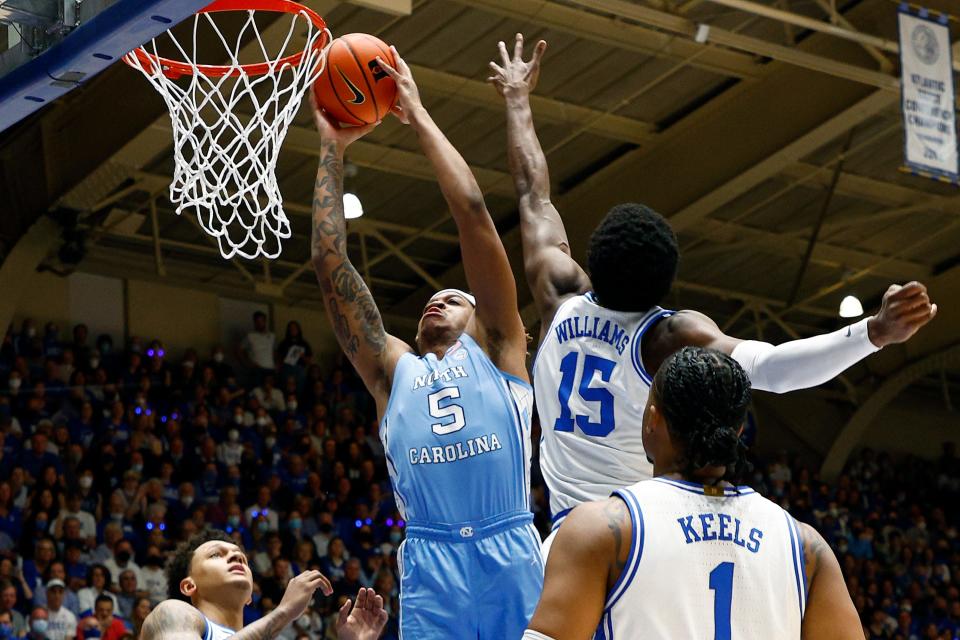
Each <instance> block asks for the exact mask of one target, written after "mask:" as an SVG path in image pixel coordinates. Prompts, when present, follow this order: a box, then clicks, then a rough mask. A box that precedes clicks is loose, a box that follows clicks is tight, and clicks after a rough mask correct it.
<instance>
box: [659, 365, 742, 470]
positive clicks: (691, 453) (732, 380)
mask: <svg viewBox="0 0 960 640" xmlns="http://www.w3.org/2000/svg"><path fill="white" fill-rule="evenodd" d="M653 395H654V398H655V399H656V404H657V406H658V408H659V409H660V411H661V413H662V414H663V417H664V418H665V419H666V422H667V430H668V431H669V433H670V439H671V440H672V441H673V442H674V443H676V444H678V445H679V446H680V448H681V449H682V455H681V463H682V464H683V473H685V474H687V475H690V474H692V473H693V472H695V471H697V470H698V469H702V468H704V467H711V466H717V467H726V474H725V475H724V477H725V478H726V479H728V480H736V479H738V478H739V477H740V476H742V474H743V473H745V472H747V471H749V467H748V463H747V461H746V447H745V446H744V445H743V442H742V440H741V438H740V431H741V427H742V426H743V424H744V422H745V421H746V418H747V408H748V407H749V406H750V380H749V378H748V377H747V374H746V372H745V371H744V370H743V368H742V367H741V366H740V364H739V363H738V362H737V361H736V360H734V359H733V358H731V357H730V356H728V355H726V354H724V353H721V352H719V351H716V350H714V349H705V348H703V347H684V348H683V349H681V350H680V351H677V352H676V353H674V354H673V355H672V356H670V357H669V358H667V360H666V361H665V362H664V363H663V364H662V365H660V369H659V370H658V371H657V375H656V376H654V379H653Z"/></svg>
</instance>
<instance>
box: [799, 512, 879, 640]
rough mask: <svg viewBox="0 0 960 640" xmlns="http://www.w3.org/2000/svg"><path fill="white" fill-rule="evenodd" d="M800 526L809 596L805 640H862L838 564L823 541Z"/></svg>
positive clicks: (814, 531)
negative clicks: (814, 639)
mask: <svg viewBox="0 0 960 640" xmlns="http://www.w3.org/2000/svg"><path fill="white" fill-rule="evenodd" d="M798 524H799V525H800V538H801V540H802V541H803V553H804V557H805V559H806V566H805V567H804V571H805V572H806V576H807V584H808V585H809V587H810V588H809V593H808V595H807V609H806V612H805V613H804V616H803V622H802V623H801V626H800V629H801V638H803V639H804V640H808V639H813V638H816V640H863V627H862V626H861V624H860V616H859V615H858V614H857V609H856V608H855V607H854V606H853V601H852V600H851V599H850V592H849V591H848V590H847V585H846V582H844V579H843V573H842V572H841V571H840V564H839V563H838V562H837V557H836V556H835V555H833V551H831V550H830V547H828V546H827V543H826V542H825V541H824V539H823V537H822V536H821V535H820V534H819V533H817V531H816V529H814V528H813V527H811V526H810V525H808V524H804V523H802V522H801V523H798Z"/></svg>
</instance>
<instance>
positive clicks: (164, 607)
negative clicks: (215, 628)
mask: <svg viewBox="0 0 960 640" xmlns="http://www.w3.org/2000/svg"><path fill="white" fill-rule="evenodd" d="M205 626H206V625H205V624H204V622H203V617H202V616H201V615H200V612H199V611H197V610H196V609H194V608H193V607H191V606H190V605H189V604H187V603H186V602H183V601H181V600H165V601H164V602H161V603H160V604H158V605H157V606H156V607H155V608H154V610H153V611H151V612H150V615H148V616H147V619H146V620H144V621H143V630H142V631H141V632H140V640H197V639H198V638H203V634H204V631H205Z"/></svg>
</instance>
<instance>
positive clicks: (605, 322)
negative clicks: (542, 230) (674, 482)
mask: <svg viewBox="0 0 960 640" xmlns="http://www.w3.org/2000/svg"><path fill="white" fill-rule="evenodd" d="M670 315H673V312H672V311H665V310H664V309H661V308H659V307H654V308H653V309H650V310H649V311H643V312H632V311H630V312H624V311H613V310H611V309H607V308H605V307H602V306H600V305H599V304H597V302H596V300H595V298H594V296H593V293H585V294H583V295H578V296H573V297H571V298H568V299H567V300H565V301H564V302H563V304H561V305H560V307H559V308H558V309H557V313H556V315H555V316H554V318H553V322H552V323H551V325H550V330H549V331H548V332H547V333H546V334H545V335H544V338H543V344H541V345H540V350H539V351H538V353H537V357H536V360H535V361H534V364H533V387H534V398H535V402H536V405H537V411H538V412H539V415H540V430H541V433H542V436H541V440H540V469H541V471H542V472H543V477H544V479H545V480H546V482H547V488H548V489H549V490H550V511H551V514H552V515H553V521H554V527H556V526H557V525H558V524H559V523H560V520H562V518H563V517H564V516H566V514H567V513H569V511H570V510H571V509H573V508H574V507H575V506H577V505H578V504H580V503H581V502H588V501H591V500H603V499H605V498H607V497H608V496H609V495H610V493H611V492H612V491H614V490H616V489H620V488H621V487H626V486H629V485H631V484H633V483H635V482H639V481H640V480H647V479H649V478H650V477H651V476H652V474H653V467H652V465H651V464H650V463H649V462H648V461H647V454H646V452H644V450H643V442H642V439H641V435H640V423H641V421H642V418H643V409H644V407H645V406H646V404H647V394H648V392H649V390H650V384H651V383H652V376H650V374H648V373H647V371H646V370H645V369H644V368H643V362H642V359H641V342H642V338H643V335H644V333H645V332H646V331H647V330H648V329H649V328H650V327H652V326H653V325H654V324H656V322H657V321H658V320H660V319H662V318H665V317H667V316H670Z"/></svg>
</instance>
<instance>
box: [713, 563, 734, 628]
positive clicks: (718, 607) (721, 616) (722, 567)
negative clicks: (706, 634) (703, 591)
mask: <svg viewBox="0 0 960 640" xmlns="http://www.w3.org/2000/svg"><path fill="white" fill-rule="evenodd" d="M710 590H711V591H713V592H714V598H713V640H730V608H731V606H732V604H733V563H732V562H721V563H720V564H718V565H717V566H716V567H714V569H713V571H711V572H710Z"/></svg>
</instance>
